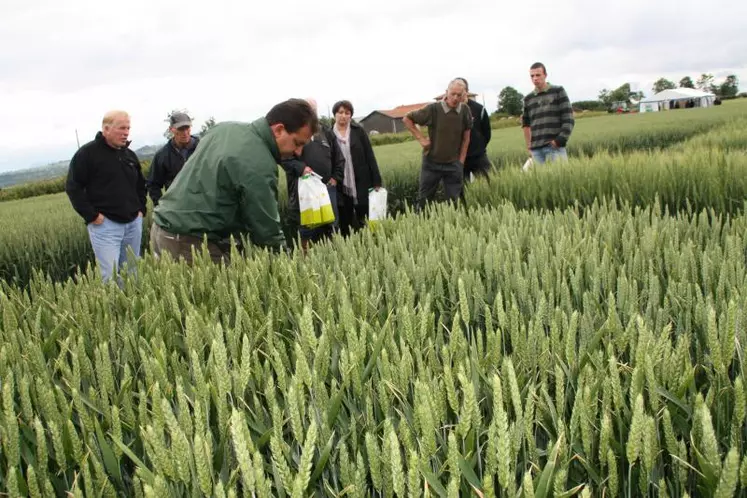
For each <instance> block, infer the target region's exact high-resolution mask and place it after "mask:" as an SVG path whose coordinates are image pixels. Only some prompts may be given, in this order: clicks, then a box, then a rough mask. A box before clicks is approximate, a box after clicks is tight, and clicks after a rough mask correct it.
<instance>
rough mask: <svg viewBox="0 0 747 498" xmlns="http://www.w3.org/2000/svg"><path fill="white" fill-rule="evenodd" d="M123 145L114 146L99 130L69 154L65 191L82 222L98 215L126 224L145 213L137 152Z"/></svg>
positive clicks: (142, 178) (143, 192)
mask: <svg viewBox="0 0 747 498" xmlns="http://www.w3.org/2000/svg"><path fill="white" fill-rule="evenodd" d="M129 145H130V144H129V142H128V143H127V146H126V147H124V148H121V149H115V148H113V147H111V146H109V144H107V143H106V140H105V139H104V136H103V135H102V133H101V132H98V133H97V134H96V138H95V139H94V140H93V141H91V142H88V143H87V144H85V145H84V146H83V147H81V148H80V149H78V151H77V152H76V153H75V155H73V158H72V160H71V161H70V168H69V171H68V174H67V182H66V184H65V192H67V195H68V197H69V198H70V202H71V203H72V205H73V208H74V209H75V210H76V211H77V212H78V214H79V215H80V216H81V217H82V218H83V220H84V221H85V222H86V223H90V222H92V221H93V220H95V219H96V217H97V216H98V215H99V213H100V214H103V215H104V216H105V217H106V218H109V219H110V220H112V221H116V222H117V223H129V222H131V221H132V220H134V219H135V218H137V213H138V211H140V212H142V213H143V216H145V198H146V196H145V178H144V177H143V170H142V168H141V166H140V161H139V160H138V158H137V155H136V154H135V153H134V152H133V151H132V150H130V149H129Z"/></svg>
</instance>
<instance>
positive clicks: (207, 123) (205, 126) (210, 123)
mask: <svg viewBox="0 0 747 498" xmlns="http://www.w3.org/2000/svg"><path fill="white" fill-rule="evenodd" d="M213 126H215V118H214V117H213V116H210V117H209V118H208V119H207V120H206V121H205V122H204V123H203V124H202V128H200V136H203V135H204V134H205V133H207V131H208V130H209V129H210V128H212V127H213Z"/></svg>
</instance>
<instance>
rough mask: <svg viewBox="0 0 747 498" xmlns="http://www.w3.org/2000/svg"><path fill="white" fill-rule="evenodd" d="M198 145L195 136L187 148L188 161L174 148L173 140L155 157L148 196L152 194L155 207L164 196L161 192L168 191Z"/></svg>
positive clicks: (151, 164) (198, 141) (198, 140)
mask: <svg viewBox="0 0 747 498" xmlns="http://www.w3.org/2000/svg"><path fill="white" fill-rule="evenodd" d="M198 143H200V139H199V137H195V136H193V137H192V140H190V143H189V145H188V146H187V157H186V159H185V158H184V156H182V154H181V153H180V152H179V151H178V150H177V149H176V147H174V141H173V140H169V141H168V143H167V144H166V145H164V146H163V147H161V148H160V149H159V150H158V152H156V155H155V156H153V161H152V162H151V163H150V174H149V175H148V194H150V198H151V199H152V200H153V206H157V205H158V201H159V199H161V195H162V194H161V190H162V189H164V188H165V189H167V190H168V188H169V186H171V182H173V181H174V178H176V175H177V173H179V172H180V171H181V170H182V168H183V167H184V163H185V162H187V159H189V157H190V156H191V155H192V154H193V153H194V151H195V149H196V148H197V144H198Z"/></svg>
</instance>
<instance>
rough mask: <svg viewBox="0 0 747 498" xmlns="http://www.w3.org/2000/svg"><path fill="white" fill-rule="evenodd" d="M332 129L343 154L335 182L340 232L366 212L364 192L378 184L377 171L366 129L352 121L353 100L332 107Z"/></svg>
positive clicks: (359, 223) (356, 225) (357, 226)
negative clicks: (342, 166) (342, 171)
mask: <svg viewBox="0 0 747 498" xmlns="http://www.w3.org/2000/svg"><path fill="white" fill-rule="evenodd" d="M332 113H333V114H334V116H335V125H334V133H335V137H336V138H337V143H338V144H339V145H340V150H342V154H343V156H344V157H345V175H344V177H343V182H342V185H339V184H338V189H339V191H338V193H339V194H340V195H339V196H338V205H339V208H340V209H339V212H340V232H341V233H342V235H344V236H347V235H348V234H349V233H350V231H351V228H352V229H353V230H358V229H360V228H362V227H363V225H364V224H365V220H366V216H367V215H368V192H369V190H370V189H372V188H373V189H376V190H379V188H381V174H380V173H379V165H378V164H377V163H376V157H375V156H374V152H373V147H371V141H370V140H369V139H368V134H367V133H366V130H364V129H363V127H361V125H359V124H358V123H356V122H355V121H353V104H351V103H350V102H349V101H347V100H341V101H339V102H337V103H335V105H334V106H333V107H332Z"/></svg>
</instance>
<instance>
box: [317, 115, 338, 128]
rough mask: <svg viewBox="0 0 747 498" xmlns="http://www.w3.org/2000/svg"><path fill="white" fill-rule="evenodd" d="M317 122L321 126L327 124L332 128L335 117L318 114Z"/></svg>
mask: <svg viewBox="0 0 747 498" xmlns="http://www.w3.org/2000/svg"><path fill="white" fill-rule="evenodd" d="M319 124H320V125H321V126H328V127H330V128H332V126H333V125H334V124H335V118H333V117H331V116H319Z"/></svg>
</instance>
